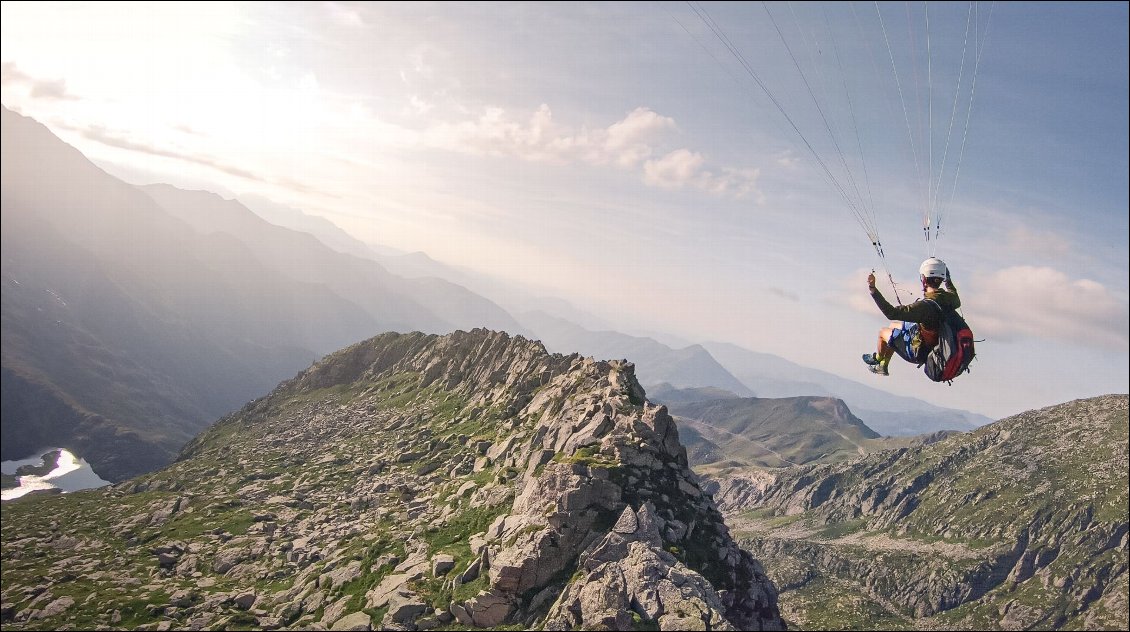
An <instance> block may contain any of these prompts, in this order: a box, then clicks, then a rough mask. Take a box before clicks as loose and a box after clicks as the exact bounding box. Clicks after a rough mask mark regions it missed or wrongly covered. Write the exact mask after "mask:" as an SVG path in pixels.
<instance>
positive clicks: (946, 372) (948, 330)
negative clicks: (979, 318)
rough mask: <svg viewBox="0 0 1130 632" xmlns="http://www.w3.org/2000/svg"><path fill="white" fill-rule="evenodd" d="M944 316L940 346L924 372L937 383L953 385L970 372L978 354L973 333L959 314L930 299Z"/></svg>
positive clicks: (940, 331) (936, 346) (940, 333)
mask: <svg viewBox="0 0 1130 632" xmlns="http://www.w3.org/2000/svg"><path fill="white" fill-rule="evenodd" d="M926 300H927V302H929V303H933V304H934V307H937V308H938V309H939V310H941V312H942V324H941V326H940V327H938V344H936V345H934V348H933V349H931V350H930V354H929V355H928V356H926V362H924V363H923V364H924V365H925V368H924V369H923V372H925V373H926V376H927V377H929V378H930V379H931V380H933V381H935V382H952V381H953V379H954V378H956V377H957V376H959V375H961V374H962V373H965V372H966V371H968V370H969V363H970V362H972V361H973V357H974V356H975V355H976V352H975V350H974V348H973V331H972V330H971V329H970V328H969V324H968V323H966V322H965V319H964V318H962V317H961V314H958V313H957V310H953V309H945V308H943V307H942V306H941V305H939V304H938V303H937V301H933V300H930V299H926Z"/></svg>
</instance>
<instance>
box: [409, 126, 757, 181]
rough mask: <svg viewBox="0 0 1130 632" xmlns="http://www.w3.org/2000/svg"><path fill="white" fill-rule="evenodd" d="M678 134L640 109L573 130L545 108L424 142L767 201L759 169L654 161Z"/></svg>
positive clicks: (680, 156) (436, 131)
mask: <svg viewBox="0 0 1130 632" xmlns="http://www.w3.org/2000/svg"><path fill="white" fill-rule="evenodd" d="M677 129H678V128H677V125H676V124H675V121H674V119H672V118H670V117H666V116H662V115H659V114H657V113H656V112H654V111H652V110H650V109H648V108H643V107H641V108H636V109H635V110H632V111H631V112H629V113H628V114H627V115H626V116H625V117H624V118H623V119H621V120H619V121H617V122H615V123H613V124H611V125H609V126H608V127H606V128H599V129H581V130H576V131H574V130H570V129H568V128H565V127H563V126H561V125H559V124H558V123H557V122H556V121H555V120H554V118H553V112H552V110H550V108H549V106H548V105H545V104H542V105H541V106H540V107H539V108H538V109H537V111H535V112H534V113H533V114H532V115H531V116H530V117H529V119H528V120H526V121H516V120H514V119H512V118H511V117H510V116H509V115H508V114H507V112H506V111H505V110H503V109H502V108H495V107H492V108H487V109H486V110H485V111H484V112H483V113H482V114H481V115H480V116H479V117H478V118H476V119H472V120H467V121H463V122H459V123H442V124H439V125H436V126H434V127H432V128H430V129H428V130H426V131H425V132H423V134H422V138H423V142H424V143H425V144H427V145H428V146H431V147H435V148H439V149H443V150H446V151H454V152H460V153H470V154H476V155H487V156H498V157H502V156H510V157H516V158H519V159H522V160H529V161H535V162H547V163H551V164H571V163H583V164H589V165H593V166H607V165H612V166H615V167H618V168H621V169H624V170H629V171H637V170H638V171H639V172H640V173H641V176H642V179H643V182H644V183H645V184H647V185H648V186H654V187H659V188H663V189H679V188H683V187H694V188H698V189H701V190H704V191H708V192H710V193H714V194H717V195H733V196H735V197H743V196H745V195H748V194H750V193H755V194H756V195H757V200H758V202H759V203H760V202H762V201H763V197H762V196H761V193H760V191H758V189H757V179H758V177H759V175H760V172H759V170H757V169H730V168H722V169H718V170H710V169H707V167H706V158H705V157H704V156H703V155H702V154H700V153H698V152H694V151H691V150H689V149H685V148H680V149H674V150H671V151H668V152H667V153H665V154H664V155H662V156H661V157H659V158H653V156H654V155H655V154H656V153H658V147H659V145H660V144H661V143H662V141H663V138H662V137H663V134H664V133H666V132H669V131H672V130H677Z"/></svg>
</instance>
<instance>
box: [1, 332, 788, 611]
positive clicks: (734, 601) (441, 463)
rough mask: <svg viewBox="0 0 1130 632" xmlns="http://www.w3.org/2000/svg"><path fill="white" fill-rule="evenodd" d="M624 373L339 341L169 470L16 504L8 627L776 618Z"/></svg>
mask: <svg viewBox="0 0 1130 632" xmlns="http://www.w3.org/2000/svg"><path fill="white" fill-rule="evenodd" d="M632 369H633V367H632V365H631V364H629V363H624V362H620V361H614V362H595V361H592V360H590V359H584V358H581V357H580V356H578V355H571V356H562V355H552V354H548V353H547V352H546V351H545V349H544V347H543V346H542V345H541V344H540V343H536V342H531V341H528V340H525V339H523V338H520V337H519V338H511V337H509V336H507V335H506V334H501V333H493V332H488V331H485V330H475V331H472V332H455V333H453V334H450V335H447V336H435V335H425V334H420V333H413V334H403V335H399V334H384V335H381V336H378V337H376V338H373V339H370V340H367V341H365V342H362V343H358V344H356V345H353V346H351V347H349V348H346V349H343V350H342V351H340V352H337V353H334V354H332V355H330V356H328V357H327V358H326V359H324V360H323V361H322V362H319V363H318V364H316V365H314V366H312V367H310V368H309V369H308V370H306V371H304V372H303V373H301V374H300V375H298V376H296V377H295V378H294V379H292V380H289V381H287V382H285V383H283V384H281V385H280V386H279V387H278V388H277V389H276V390H275V391H273V392H272V393H271V394H270V395H268V396H266V397H264V398H262V399H260V400H257V401H255V402H252V403H249V404H248V405H247V406H245V407H244V408H243V409H242V410H240V411H238V412H237V413H234V414H232V415H230V416H228V417H226V418H224V419H222V420H220V421H219V422H217V423H216V424H215V425H213V426H212V427H211V428H209V429H208V431H206V432H205V433H203V434H202V435H200V436H199V437H198V438H197V439H195V440H194V441H193V442H192V443H191V444H190V445H188V446H186V448H185V450H184V451H183V453H182V454H181V457H180V458H179V459H178V461H177V462H176V463H175V464H173V465H171V466H169V467H168V468H166V469H164V470H161V471H159V472H155V473H152V474H149V475H146V476H143V477H140V478H138V479H135V480H133V481H129V482H126V483H122V484H119V485H115V486H114V487H113V488H110V489H103V490H90V491H86V492H77V493H74V494H66V495H61V496H59V495H56V496H32V497H25V499H21V500H17V501H14V502H12V503H9V504H6V505H5V507H4V520H3V524H2V543H3V547H2V549H0V551H2V553H0V555H2V557H3V564H2V565H0V572H2V573H3V583H2V585H3V594H2V596H0V597H2V600H3V602H4V604H5V606H4V610H3V619H4V628H5V629H59V628H62V627H65V626H70V627H77V628H96V627H99V628H100V627H106V626H114V627H128V628H138V627H139V626H145V627H149V626H153V627H157V626H163V627H173V628H188V627H194V628H205V627H206V628H209V629H221V628H227V629H230V628H237V627H238V628H249V627H250V628H263V629H274V628H279V627H287V628H293V629H311V628H319V627H323V626H324V627H326V628H331V627H332V628H333V629H354V628H355V627H356V628H361V629H367V628H369V627H370V626H371V627H381V628H384V629H417V628H419V629H429V628H436V627H456V626H458V627H460V629H461V628H463V627H478V628H499V627H507V628H522V629H541V628H543V627H544V629H558V630H565V629H598V628H599V629H618V630H628V629H657V628H658V629H744V630H757V629H782V623H781V620H780V618H779V616H778V614H777V606H776V591H775V588H774V587H773V585H772V584H771V583H769V582H768V581H767V580H766V579H765V576H764V570H763V569H762V567H761V566H760V564H759V563H758V562H757V561H756V560H754V559H753V558H752V557H751V556H750V555H749V554H748V553H746V552H744V551H742V550H741V549H740V548H738V547H737V545H736V544H734V542H733V540H732V539H731V538H730V536H729V531H728V529H727V528H726V526H725V524H724V523H723V521H722V519H721V515H720V514H719V513H718V511H717V509H716V508H715V506H714V504H713V502H712V500H711V499H710V497H709V496H708V495H705V494H703V492H702V490H701V489H700V487H699V485H698V481H697V477H695V475H694V474H693V473H692V472H691V471H690V470H689V468H688V466H687V459H686V452H685V449H684V448H683V447H682V445H681V444H680V443H679V435H678V431H677V429H676V427H675V426H674V423H673V421H672V420H671V418H670V416H668V414H667V412H666V409H664V408H663V407H659V406H654V405H652V404H650V403H648V402H647V401H646V398H645V396H644V393H643V390H642V389H641V387H640V386H639V383H638V382H637V381H636V378H635V376H634V374H633V370H632ZM80 516H81V518H80ZM51 521H54V522H52V526H51V527H48V524H47V523H48V522H51Z"/></svg>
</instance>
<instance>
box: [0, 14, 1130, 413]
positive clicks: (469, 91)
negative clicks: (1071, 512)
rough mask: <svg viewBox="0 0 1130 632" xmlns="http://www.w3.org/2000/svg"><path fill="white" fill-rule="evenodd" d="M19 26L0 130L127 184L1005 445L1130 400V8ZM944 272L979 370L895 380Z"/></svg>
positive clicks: (40, 20) (243, 18)
mask: <svg viewBox="0 0 1130 632" xmlns="http://www.w3.org/2000/svg"><path fill="white" fill-rule="evenodd" d="M2 7H3V15H2V21H0V23H2V29H3V37H2V41H0V48H2V62H3V103H4V105H5V106H6V107H8V108H10V109H13V110H15V111H17V112H20V113H21V114H24V115H27V116H31V117H33V118H35V119H36V120H38V121H40V122H41V123H43V124H44V125H46V126H47V127H48V128H49V129H51V130H52V131H53V132H54V133H55V134H56V135H58V136H59V137H60V138H62V139H63V140H64V141H66V142H68V143H70V144H72V145H74V146H75V147H76V148H78V149H79V150H80V151H82V152H83V153H84V154H86V155H87V157H89V158H90V159H91V160H93V161H94V162H95V163H96V164H98V165H99V166H101V167H103V168H104V169H106V170H107V171H109V172H110V173H112V174H114V175H118V176H119V177H121V178H122V179H124V180H126V181H127V182H131V183H135V184H147V183H149V182H167V183H170V184H173V185H176V186H180V187H184V188H192V189H207V190H211V191H215V192H217V193H220V194H221V195H223V196H225V197H239V196H248V195H257V196H262V197H265V198H268V199H270V200H272V201H274V202H276V203H279V204H284V205H287V206H291V207H294V208H298V209H301V210H303V211H304V212H306V213H309V214H311V215H318V216H322V217H325V218H326V219H329V220H330V221H332V222H334V223H335V224H337V225H338V226H340V227H341V228H343V229H345V230H346V231H348V232H350V233H351V234H353V235H354V236H356V237H358V238H359V239H362V240H364V241H367V242H369V243H373V244H378V245H381V246H385V247H389V248H394V249H397V250H401V251H404V252H416V251H422V252H425V253H427V254H428V255H430V256H431V257H432V258H434V259H436V260H438V261H440V262H443V263H447V264H450V265H457V266H463V267H468V268H471V269H474V270H477V271H480V272H483V273H485V274H489V275H492V276H494V277H497V278H499V279H504V280H506V281H509V282H512V283H515V284H521V285H523V286H526V287H530V288H534V290H535V291H536V292H538V293H541V294H544V295H546V296H554V297H560V298H563V299H566V300H568V301H569V302H571V303H573V304H574V305H576V306H577V307H578V308H581V309H584V310H587V311H589V312H591V313H592V314H595V315H597V316H599V317H600V318H602V319H604V320H605V321H607V322H608V323H610V324H611V325H612V326H613V327H615V329H617V330H618V331H621V332H623V333H627V334H631V335H642V334H643V333H645V332H646V333H648V334H651V335H655V332H660V333H661V335H665V336H667V338H666V339H668V340H672V341H675V340H679V341H686V342H691V343H693V342H701V341H723V342H731V343H734V344H738V345H741V346H743V347H746V348H748V349H751V350H754V351H760V352H765V353H773V354H776V355H779V356H782V357H785V358H787V359H789V360H791V361H793V362H796V363H798V364H801V365H805V366H810V367H814V368H819V369H823V370H826V371H829V372H832V373H835V374H838V375H842V376H844V377H847V378H850V379H854V380H856V381H860V382H864V383H867V384H869V385H871V386H874V387H876V388H880V389H883V390H887V391H890V392H892V393H898V394H902V395H907V396H911V397H917V398H920V399H923V400H926V401H929V402H932V403H934V404H937V405H940V406H945V407H949V408H959V409H963V410H969V411H973V412H977V413H981V414H984V415H988V416H990V417H993V418H1000V417H1004V416H1007V415H1010V414H1014V413H1018V412H1022V411H1025V410H1029V409H1033V408H1039V407H1043V406H1049V405H1053V404H1057V403H1061V402H1064V401H1069V400H1072V399H1076V398H1081V397H1090V396H1094V395H1101V394H1107V393H1126V392H1127V391H1128V390H1130V387H1128V383H1130V377H1128V368H1127V367H1128V366H1130V362H1128V355H1130V353H1128V352H1130V317H1128V308H1127V304H1128V293H1130V292H1128V284H1127V271H1128V270H1130V259H1128V224H1127V216H1128V211H1130V205H1128V198H1127V196H1128V193H1127V192H1128V189H1130V186H1128V171H1130V168H1128V164H1127V155H1128V153H1130V152H1128V147H1127V144H1128V143H1127V139H1128V130H1127V120H1128V119H1130V116H1128V113H1130V108H1128V101H1127V98H1128V96H1127V95H1128V87H1127V86H1128V80H1127V60H1128V52H1127V42H1128V40H1130V37H1128V33H1127V24H1128V16H1127V7H1128V5H1127V3H1125V2H1109V3H1088V2H1072V3H1054V2H1031V3H1030V2H1007V3H956V2H949V3H878V4H875V3H829V4H825V3H773V2H770V3H733V2H721V3H667V2H658V3H648V2H630V3H580V2H576V3H575V2H568V3H557V2H551V3H520V2H513V3H462V2H443V3H436V4H432V3H416V2H413V3H397V2H381V3H337V2H308V3H303V2H285V3H271V2H258V3H229V2H215V3H197V2H190V3H176V2H161V3H130V4H128V5H126V4H117V3H97V2H96V3H52V2H4V3H3V4H2ZM924 223H925V224H926V225H927V226H929V227H930V228H929V229H928V230H924V228H923V225H924ZM876 241H877V242H878V243H879V244H880V247H876V246H875V245H874V243H875V242H876ZM880 250H881V254H880ZM928 256H938V257H940V258H942V259H943V260H945V261H946V262H947V263H948V264H949V267H950V270H951V274H952V277H953V279H954V282H955V284H956V285H957V287H958V290H959V291H960V294H961V298H962V304H963V309H962V313H963V314H964V316H965V317H966V319H967V320H968V321H969V322H970V324H971V326H972V327H973V330H974V333H975V335H976V336H977V340H978V341H979V342H978V347H977V350H978V356H977V359H976V360H975V361H974V363H973V366H972V372H971V373H970V374H969V375H966V376H962V377H961V378H960V379H958V380H957V381H955V382H953V383H952V384H951V385H945V384H935V383H932V382H930V381H929V380H928V379H927V378H925V376H923V375H922V374H921V372H920V371H919V370H917V369H916V368H915V367H914V366H912V365H910V364H906V363H901V364H900V363H899V362H900V361H899V360H897V359H896V360H895V361H894V363H893V364H892V367H891V376H890V377H888V378H881V377H878V376H873V375H871V374H869V373H867V372H866V370H865V368H864V366H863V364H862V363H861V361H860V355H861V354H862V353H864V352H868V351H871V350H873V349H874V346H875V340H876V337H877V334H878V331H879V330H880V329H881V328H882V327H884V326H885V325H886V319H885V318H884V317H883V316H882V314H881V313H880V312H879V311H878V309H877V308H876V307H875V305H874V303H873V302H872V300H871V298H870V297H869V295H868V294H867V289H866V287H867V286H866V276H867V274H868V273H869V272H870V271H871V270H875V271H876V274H877V275H878V276H879V277H880V284H879V287H880V289H881V290H883V291H884V293H885V295H886V296H887V297H888V298H889V299H892V302H894V298H895V296H896V294H895V292H894V291H892V287H891V285H890V281H892V280H893V281H894V282H895V283H896V284H897V287H898V288H899V291H898V298H899V300H901V301H902V302H904V303H908V302H910V301H913V300H914V299H915V298H918V297H919V296H920V287H919V286H918V280H917V276H918V273H917V270H918V265H919V263H920V262H921V261H922V260H923V259H924V258H926V257H928ZM749 386H751V387H752V388H753V389H754V390H755V391H756V385H749Z"/></svg>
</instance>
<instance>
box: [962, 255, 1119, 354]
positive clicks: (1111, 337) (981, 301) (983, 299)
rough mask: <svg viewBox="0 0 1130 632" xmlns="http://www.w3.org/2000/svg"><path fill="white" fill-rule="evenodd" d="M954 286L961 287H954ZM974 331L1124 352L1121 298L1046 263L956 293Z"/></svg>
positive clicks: (1013, 270)
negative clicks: (968, 292) (967, 293)
mask: <svg viewBox="0 0 1130 632" xmlns="http://www.w3.org/2000/svg"><path fill="white" fill-rule="evenodd" d="M958 289H959V290H960V289H962V288H960V287H959V288H958ZM962 302H963V303H964V304H966V305H967V307H968V309H967V310H964V311H966V316H967V317H969V318H970V319H972V322H971V323H970V325H971V326H972V327H973V328H974V333H975V334H977V335H978V336H979V337H980V336H982V335H983V336H987V337H989V338H990V339H991V338H998V339H1010V338H1015V337H1016V336H1018V335H1021V336H1031V337H1034V338H1051V339H1058V340H1063V341H1066V342H1070V343H1072V344H1077V345H1085V346H1091V347H1096V348H1099V349H1107V350H1113V351H1119V352H1122V353H1126V352H1127V350H1130V334H1128V332H1127V329H1126V323H1127V320H1128V319H1130V315H1128V310H1127V303H1126V297H1125V296H1119V295H1118V294H1116V293H1115V292H1112V291H1111V290H1109V289H1108V288H1106V287H1105V286H1103V285H1102V284H1100V283H1097V282H1095V281H1091V280H1089V279H1071V278H1070V277H1068V276H1067V275H1066V274H1064V273H1063V272H1060V271H1059V270H1056V269H1054V268H1049V267H1034V266H1015V267H1011V268H1006V269H1003V270H1000V271H998V272H996V273H994V274H992V275H990V276H989V277H988V278H987V279H984V280H978V281H977V282H976V285H975V293H974V294H971V295H970V296H969V297H968V298H966V297H965V296H963V297H962Z"/></svg>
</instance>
